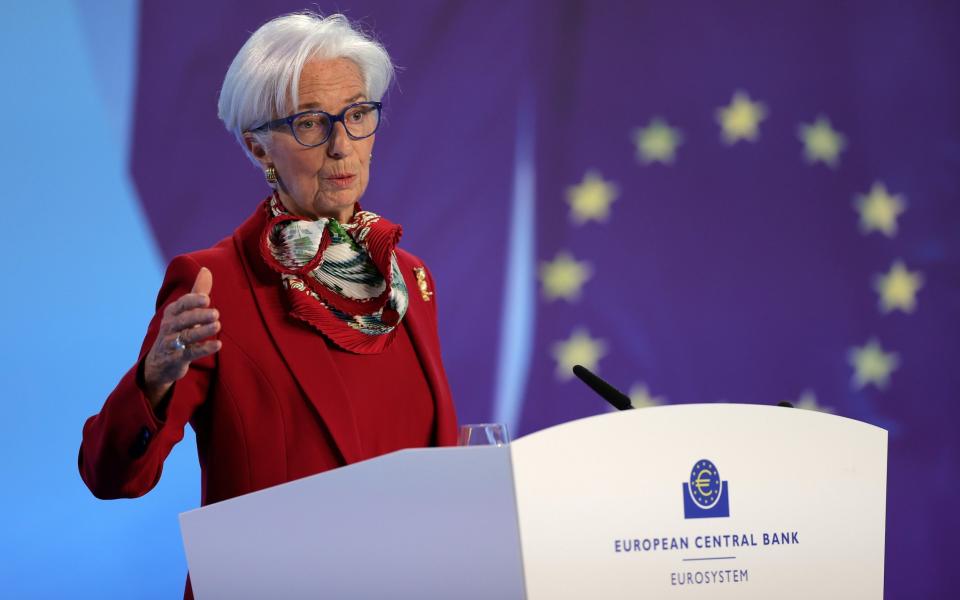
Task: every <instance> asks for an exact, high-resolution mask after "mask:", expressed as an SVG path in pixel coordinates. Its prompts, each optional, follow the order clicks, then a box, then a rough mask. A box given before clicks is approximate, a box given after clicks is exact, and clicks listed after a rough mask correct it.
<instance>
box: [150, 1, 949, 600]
mask: <svg viewBox="0 0 960 600" xmlns="http://www.w3.org/2000/svg"><path fill="white" fill-rule="evenodd" d="M301 8H303V7H302V5H299V4H293V3H288V2H262V3H257V4H250V5H247V4H243V5H238V4H237V3H233V2H224V1H221V2H207V3H196V2H190V3H187V2H183V1H182V0H173V1H171V2H164V3H146V4H145V5H144V7H143V10H142V11H141V37H140V39H141V52H140V70H139V73H140V76H139V86H138V93H137V116H138V118H137V121H136V129H135V140H134V148H135V151H134V156H133V171H134V175H135V178H136V183H137V187H138V190H139V193H140V197H141V199H142V201H143V203H144V207H145V210H146V212H147V214H148V216H149V218H150V221H151V223H152V226H153V229H154V231H155V233H156V235H157V239H158V240H159V243H160V246H161V248H162V249H163V251H164V253H165V255H166V256H168V257H170V256H173V255H174V254H176V253H178V252H183V251H187V250H191V249H195V248H198V247H202V246H206V245H209V244H210V243H212V242H213V241H215V240H216V239H218V238H220V237H222V236H224V235H227V234H228V233H229V232H230V231H231V230H232V229H233V227H234V226H235V225H236V224H237V223H239V222H240V221H241V220H242V219H243V218H244V217H246V216H247V215H248V214H249V212H250V211H251V210H252V209H253V207H254V206H255V205H256V204H257V202H259V201H260V200H261V199H262V198H263V197H264V195H265V194H266V193H267V188H266V186H265V184H264V183H263V182H262V178H261V177H260V174H259V172H258V171H257V170H255V169H254V168H253V167H252V166H251V165H249V164H248V163H247V162H246V159H245V157H244V156H243V154H242V152H241V150H240V148H239V147H238V146H237V145H236V143H235V142H234V141H233V139H232V138H231V137H230V136H229V134H227V133H226V132H225V131H224V130H223V129H222V127H221V125H220V123H219V122H218V121H217V119H216V97H217V92H218V89H219V85H220V83H221V81H222V77H223V73H224V72H225V71H226V68H227V65H228V64H229V61H230V60H231V58H232V56H233V54H234V53H235V52H236V50H237V49H238V48H239V47H240V45H241V44H242V43H243V41H244V40H245V39H246V37H247V36H248V35H249V32H250V31H252V30H254V29H255V28H256V27H257V26H258V25H260V24H261V23H262V22H264V21H265V20H266V19H268V18H270V17H272V16H276V15H278V14H281V13H283V12H288V11H291V10H297V9H301ZM343 8H344V7H343V5H329V4H326V3H321V4H320V9H321V10H335V9H343ZM184 14H190V15H191V18H190V19H184V18H182V15H184ZM347 14H348V15H349V16H351V17H352V18H359V19H361V20H362V21H363V22H364V23H365V24H366V25H368V26H369V27H371V28H372V29H374V30H375V31H376V32H377V34H378V35H379V37H380V38H381V39H382V41H383V42H384V43H385V44H386V46H387V48H388V50H389V51H390V52H391V54H392V56H393V57H394V59H395V60H396V62H397V63H398V64H399V65H401V67H403V70H402V71H401V72H400V80H399V82H400V85H399V87H397V88H395V89H394V90H393V91H392V92H391V93H390V94H389V95H388V96H387V98H386V103H387V122H386V125H385V127H384V128H383V129H382V130H381V132H380V133H379V134H378V140H377V148H376V152H375V154H376V161H375V163H374V166H373V173H372V176H371V187H370V189H369V191H368V194H367V197H365V198H364V204H365V206H367V207H369V208H371V209H373V210H376V211H378V212H382V213H383V214H384V215H385V216H387V217H389V218H391V219H392V220H395V221H397V222H399V223H401V224H403V226H404V228H405V232H406V233H405V238H404V245H405V246H406V247H407V248H409V249H411V250H412V251H414V252H415V253H418V254H419V255H421V257H422V258H424V260H425V261H426V262H427V263H428V264H429V265H430V266H431V268H432V270H433V271H434V274H435V276H436V279H437V285H438V296H439V299H440V307H441V319H442V324H441V336H442V340H443V342H444V350H445V352H444V354H445V360H446V365H447V369H448V372H449V375H450V379H451V384H452V386H453V390H454V394H455V398H456V400H457V403H458V408H459V411H460V414H461V417H462V420H463V421H479V420H485V419H489V418H490V417H491V416H492V402H493V393H494V379H495V366H496V360H497V351H498V343H499V340H498V338H497V335H498V331H499V328H500V322H501V316H502V315H503V314H504V310H505V309H507V308H509V307H504V306H502V300H501V298H502V296H503V289H502V288H503V285H504V273H505V272H506V270H507V268H508V264H507V255H506V247H507V243H508V239H507V236H508V232H509V229H508V226H509V225H510V224H509V223H508V217H509V214H510V208H511V182H512V178H513V172H514V160H515V157H514V138H515V131H514V129H515V123H516V122H517V115H516V110H517V107H518V103H519V101H520V97H521V94H522V93H523V92H524V91H525V90H526V91H529V90H532V93H533V97H534V103H535V106H537V108H538V110H537V111H536V114H535V115H530V117H529V118H530V119H531V120H532V123H533V127H534V130H535V147H536V148H537V154H536V157H535V163H536V178H537V196H536V207H537V211H536V214H535V235H536V245H535V247H536V274H537V276H538V280H537V282H536V285H537V299H536V318H535V338H534V343H533V348H532V354H531V368H530V371H529V374H528V378H527V388H526V389H527V391H526V394H525V398H524V399H525V402H524V405H523V409H522V419H521V431H520V433H525V432H529V431H532V430H536V429H540V428H542V427H545V426H548V425H552V424H555V423H559V422H563V421H566V420H569V419H573V418H577V417H581V416H586V415H589V414H595V413H597V412H600V411H602V410H604V407H603V406H602V405H601V403H600V402H599V401H598V400H596V399H594V398H593V397H592V396H591V395H590V394H589V393H588V392H587V391H585V389H584V388H583V387H582V386H580V385H579V384H578V383H577V382H575V381H571V380H569V379H568V378H566V377H565V376H564V375H562V374H560V372H559V371H558V367H557V362H558V360H560V361H563V360H568V359H569V360H572V359H574V358H576V359H578V361H579V362H585V363H590V364H593V365H595V366H596V368H597V370H598V371H599V372H600V373H601V374H602V375H604V376H605V377H607V378H608V379H609V380H610V381H611V382H613V383H614V384H616V385H618V386H621V387H623V388H625V389H629V390H631V392H632V396H633V397H634V398H635V401H636V402H637V403H641V402H653V403H658V402H673V403H687V402H715V401H731V402H752V403H765V404H767V403H776V402H778V401H780V400H790V401H793V402H800V403H801V404H802V405H804V406H808V407H819V408H821V409H826V410H831V411H833V412H835V413H837V414H840V415H844V416H848V417H852V418H855V419H860V420H864V421H867V422H871V423H874V424H877V425H880V426H882V427H885V428H887V429H889V430H890V432H891V436H890V459H889V492H888V505H887V506H888V509H887V511H888V528H887V571H886V581H887V595H888V596H889V597H903V596H909V597H946V596H949V595H951V592H950V590H952V589H954V588H955V587H956V583H957V579H958V578H957V575H956V571H955V570H953V569H952V568H951V565H950V564H949V560H950V559H949V556H951V555H952V552H951V535H950V534H953V533H956V532H957V531H958V519H957V517H956V511H953V510H952V506H951V505H949V499H950V498H951V497H953V496H955V495H956V494H957V492H958V491H960V486H958V483H957V482H956V478H955V473H956V466H955V465H956V464H957V459H958V447H960V444H958V442H957V436H956V434H955V433H954V422H955V421H956V420H957V417H958V410H957V408H956V407H955V402H956V395H957V392H958V390H960V372H958V370H957V369H956V368H955V366H954V365H955V363H956V360H957V358H958V356H960V352H958V350H960V336H958V335H957V334H958V333H960V331H958V323H960V319H958V316H960V270H958V266H960V208H958V200H960V175H958V173H960V164H958V163H960V109H958V107H960V84H958V79H957V77H956V72H957V66H958V65H957V58H958V56H960V42H958V39H960V38H958V33H960V31H958V29H960V26H958V25H960V9H958V7H957V5H955V4H947V3H932V2H931V3H914V4H910V5H907V4H903V3H878V2H872V1H871V2H867V1H862V2H845V3H832V2H831V3H828V2H817V3H810V2H795V3H776V4H775V5H774V4H772V3H767V2H737V3H722V4H719V3H707V2H704V3H668V2H647V3H622V4H621V3H613V2H607V3H590V4H588V3H583V2H571V1H564V2H561V1H549V2H548V1H545V0H544V1H534V0H530V1H527V2H521V3H516V2H515V3H506V2H504V3H465V2H464V3H457V2H416V3H412V4H409V3H395V2H385V1H373V0H370V1H365V2H353V3H351V4H350V5H349V10H348V11H347ZM738 91H740V92H742V94H741V95H740V98H741V103H740V104H739V105H737V106H739V112H737V111H734V112H733V113H722V112H718V111H720V110H721V109H723V108H725V107H727V108H736V106H735V105H734V103H733V100H734V95H735V93H736V92H738ZM744 102H747V104H744ZM761 105H762V106H761ZM438 114H442V115H443V116H444V117H449V116H450V115H457V118H453V119H449V118H447V119H445V120H444V122H443V124H442V126H438V125H437V120H438V119H437V115H438ZM724 115H726V119H724ZM821 116H822V117H824V118H825V119H826V120H828V121H829V125H830V128H831V129H830V130H826V129H824V128H821V129H820V130H819V131H821V133H824V132H825V133H826V135H825V136H823V135H821V138H820V139H821V144H822V145H821V146H817V141H816V138H809V139H807V138H805V137H804V135H802V134H803V131H805V130H803V127H804V126H805V125H812V124H814V123H815V122H816V121H817V119H818V118H819V117H821ZM657 119H660V122H661V123H662V124H664V125H665V126H666V127H669V128H672V131H674V132H675V133H677V134H678V137H677V138H676V139H675V140H674V142H673V143H671V141H670V139H669V136H664V135H663V134H664V132H667V133H669V132H670V131H671V129H663V128H661V129H660V130H657V129H656V128H655V127H651V125H652V124H654V123H656V122H657V121H656V120H657ZM751 122H753V123H754V124H755V125H757V128H756V132H755V135H751V133H750V124H751ZM822 122H823V123H826V122H827V121H822ZM724 124H726V127H727V130H728V131H730V132H732V133H731V135H733V136H734V137H735V138H736V137H737V136H736V134H737V132H739V134H740V136H739V138H740V139H738V140H737V141H735V142H733V143H728V142H726V141H724V139H723V138H722V132H723V131H724ZM738 126H739V129H738ZM658 131H659V133H660V136H659V137H658V136H657V132H658ZM830 131H833V132H835V133H836V134H839V135H842V137H843V143H842V149H840V150H839V151H835V152H831V147H830V142H831V141H833V142H836V140H837V139H839V138H837V137H836V136H834V137H831V135H830ZM638 136H642V137H643V138H644V139H647V140H648V141H649V143H650V146H649V147H647V148H646V149H645V150H643V152H641V150H640V149H638V142H637V138H638ZM805 140H806V141H805ZM808 144H809V147H810V148H814V149H816V148H818V147H819V148H820V149H821V151H820V154H819V156H820V157H821V160H818V161H813V162H810V161H808V160H807V159H806V158H805V155H804V152H805V149H806V148H807V147H808ZM824 144H825V145H824ZM671 149H672V150H673V152H672V160H671V159H670V155H671V152H670V150H671ZM834 149H835V148H834ZM828 163H832V164H828ZM585 178H586V179H585ZM584 181H587V182H590V181H595V182H596V181H600V182H604V184H601V185H596V184H594V185H593V188H590V187H589V186H586V187H584V186H580V187H577V186H578V185H579V184H582V183H583V182H584ZM879 184H882V185H883V186H884V189H886V190H887V192H888V194H887V196H884V195H883V194H881V193H875V194H870V192H871V190H875V191H876V190H880V188H879V187H877V186H878V185H879ZM604 185H606V186H609V187H606V188H604V187H603V186H604ZM591 189H593V193H590V190H591ZM604 189H607V190H609V191H610V193H609V194H608V198H607V200H609V196H610V195H612V197H613V200H612V202H609V201H607V202H605V201H604V193H603V191H604ZM578 190H579V193H578ZM858 198H859V199H860V201H865V200H866V199H868V198H869V199H871V200H873V201H875V203H876V204H875V205H876V206H878V207H880V208H883V207H884V206H885V207H887V208H888V209H890V207H891V206H892V207H894V208H896V207H897V206H899V207H900V208H901V209H902V210H893V212H892V214H893V217H892V218H891V217H890V214H891V213H890V211H889V210H888V212H887V214H886V216H887V217H888V219H887V220H886V222H885V224H884V221H883V219H882V217H883V216H884V215H883V214H882V213H883V211H880V212H879V213H873V214H877V215H879V216H877V217H875V218H874V219H873V220H872V221H870V223H872V224H873V228H872V229H871V228H870V227H863V226H862V225H861V219H862V218H864V217H863V216H862V215H861V213H862V212H864V211H863V210H861V209H859V208H858V205H857V202H858ZM571 200H577V201H578V202H579V204H576V205H575V206H574V205H572V204H571V202H570V201H571ZM604 208H606V209H607V210H608V213H609V214H608V216H607V217H606V218H605V219H604V218H602V213H603V212H604ZM891 219H892V222H894V223H895V225H896V227H895V231H894V230H893V229H892V228H891V226H890V223H891ZM581 221H582V222H581ZM558 257H559V258H560V260H558ZM563 257H566V260H564V258H563ZM898 261H899V262H898ZM895 264H902V265H903V266H904V269H905V273H906V274H905V275H904V273H903V272H900V274H899V275H897V271H896V270H895V269H894V265H895ZM577 265H579V267H578V266H577ZM891 275H893V276H892V277H891ZM911 286H912V287H911ZM878 290H879V291H878ZM881 292H883V293H881ZM883 297H887V299H888V301H889V302H890V306H891V307H892V309H891V310H883V309H882V307H881V306H880V302H881V299H882V298H883ZM911 301H913V304H911ZM898 307H899V308H898ZM575 332H579V333H580V337H579V338H576V337H572V335H573V334H574V333H575ZM578 339H579V340H580V343H579V345H576V344H569V343H567V342H571V341H574V342H576V341H577V340H578ZM871 340H875V341H876V342H877V345H876V346H872V347H873V348H877V349H879V350H880V351H881V353H880V354H876V355H875V356H877V357H878V358H880V359H883V358H884V356H886V357H887V358H888V359H889V360H888V364H886V365H885V366H884V365H883V360H880V361H879V363H878V362H877V361H874V363H873V365H874V370H873V371H872V372H869V371H868V367H870V366H871V363H869V362H868V361H867V360H866V359H867V358H869V356H868V354H867V353H865V352H863V349H864V348H870V347H871V346H870V345H869V342H870V341H871ZM894 354H895V355H896V357H895V359H894V358H892V357H893V355H894ZM877 365H879V366H877ZM858 368H859V372H860V374H861V375H862V376H863V377H864V378H865V379H864V380H863V381H860V382H858V381H857V380H856V378H855V374H856V373H857V372H858V371H857V369H858ZM878 369H879V371H878ZM871 373H872V375H871ZM884 376H885V377H884ZM884 380H886V382H884ZM758 450H762V449H758ZM639 459H643V457H639Z"/></svg>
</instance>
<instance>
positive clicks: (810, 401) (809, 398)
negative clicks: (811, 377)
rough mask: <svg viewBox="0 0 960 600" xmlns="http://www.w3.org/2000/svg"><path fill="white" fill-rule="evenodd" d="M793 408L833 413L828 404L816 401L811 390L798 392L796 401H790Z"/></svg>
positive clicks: (815, 396)
mask: <svg viewBox="0 0 960 600" xmlns="http://www.w3.org/2000/svg"><path fill="white" fill-rule="evenodd" d="M791 404H793V407H794V408H802V409H804V410H815V411H818V412H825V413H833V409H832V408H830V407H829V406H823V405H822V404H820V403H818V402H817V395H816V394H814V393H813V390H803V393H802V394H800V397H799V398H797V401H796V402H792V403H791Z"/></svg>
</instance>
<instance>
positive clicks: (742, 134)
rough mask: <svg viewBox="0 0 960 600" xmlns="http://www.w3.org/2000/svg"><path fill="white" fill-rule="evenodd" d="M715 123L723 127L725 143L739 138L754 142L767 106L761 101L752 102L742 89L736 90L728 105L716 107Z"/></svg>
mask: <svg viewBox="0 0 960 600" xmlns="http://www.w3.org/2000/svg"><path fill="white" fill-rule="evenodd" d="M716 114H717V123H719V124H720V127H721V128H722V129H723V131H722V132H721V134H722V135H721V137H722V138H723V141H724V142H725V143H727V144H730V145H732V144H735V143H737V142H738V141H739V140H747V141H748V142H755V141H757V138H759V137H760V129H759V128H760V121H762V120H764V119H765V118H767V107H766V106H764V104H763V103H762V102H752V101H751V100H750V96H748V95H747V93H746V92H744V91H739V90H738V91H737V92H735V93H734V94H733V99H732V100H731V101H730V105H729V106H721V107H720V108H718V109H717V113H716Z"/></svg>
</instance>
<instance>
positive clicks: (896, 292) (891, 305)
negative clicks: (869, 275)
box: [873, 260, 923, 314]
mask: <svg viewBox="0 0 960 600" xmlns="http://www.w3.org/2000/svg"><path fill="white" fill-rule="evenodd" d="M921 287H923V275H922V274H920V273H919V272H910V271H908V270H907V268H906V267H905V266H904V264H903V261H901V260H898V261H896V262H894V263H893V265H892V266H891V267H890V272H889V273H887V274H885V275H877V276H876V277H875V278H874V283H873V289H875V290H876V291H877V293H878V294H880V311H881V312H883V313H884V314H886V313H889V312H892V311H894V310H896V309H898V308H899V309H900V310H902V311H903V312H905V313H912V312H913V310H914V309H915V308H916V307H917V291H918V290H919V289H920V288H921Z"/></svg>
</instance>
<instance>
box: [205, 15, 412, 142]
mask: <svg viewBox="0 0 960 600" xmlns="http://www.w3.org/2000/svg"><path fill="white" fill-rule="evenodd" d="M334 58H346V59H349V60H351V61H353V62H354V63H355V64H356V65H357V67H358V68H359V69H360V75H361V76H362V77H363V81H364V84H365V86H366V88H367V89H366V93H367V97H368V98H369V99H370V100H378V101H379V100H381V99H382V98H383V95H384V93H386V91H387V87H389V85H390V82H391V81H392V80H393V76H394V66H393V62H392V61H391V60H390V55H389V54H387V51H386V49H385V48H384V47H383V45H382V44H380V43H379V42H378V41H376V40H375V39H373V37H371V36H370V35H368V34H366V33H364V32H363V31H361V30H360V29H359V28H358V27H355V26H354V25H353V24H351V23H350V21H349V20H348V19H347V17H345V16H343V15H341V14H334V15H330V16H328V17H324V16H322V15H319V14H317V13H314V12H310V11H304V12H299V13H292V14H289V15H283V16H282V17H277V18H275V19H273V20H271V21H268V22H267V23H265V24H263V25H262V26H261V27H260V28H259V29H257V30H256V31H255V32H253V35H251V36H250V39H248V40H247V41H246V43H245V44H244V45H243V47H242V48H240V51H239V52H237V55H236V56H235V57H234V59H233V62H232V63H230V68H229V69H227V75H226V77H225V78H224V80H223V87H222V88H221V90H220V101H219V102H218V104H217V110H218V113H219V116H220V120H221V121H223V124H224V125H225V126H226V127H227V129H228V130H229V131H230V132H232V133H233V134H234V135H235V136H236V137H237V141H239V142H240V144H241V145H243V146H244V149H245V150H246V145H245V144H244V141H243V134H244V132H247V131H249V130H250V129H251V128H253V127H259V126H260V125H262V124H264V123H266V122H268V121H271V120H273V119H277V118H280V117H282V116H286V115H289V114H291V113H292V112H293V110H294V107H295V106H296V98H297V97H298V88H299V87H300V72H301V71H302V70H303V65H305V64H306V63H307V62H308V61H309V60H311V59H334ZM258 139H261V141H264V140H263V139H262V138H260V136H258ZM248 154H249V153H248ZM250 158H251V159H253V157H252V156H251V157H250Z"/></svg>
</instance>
